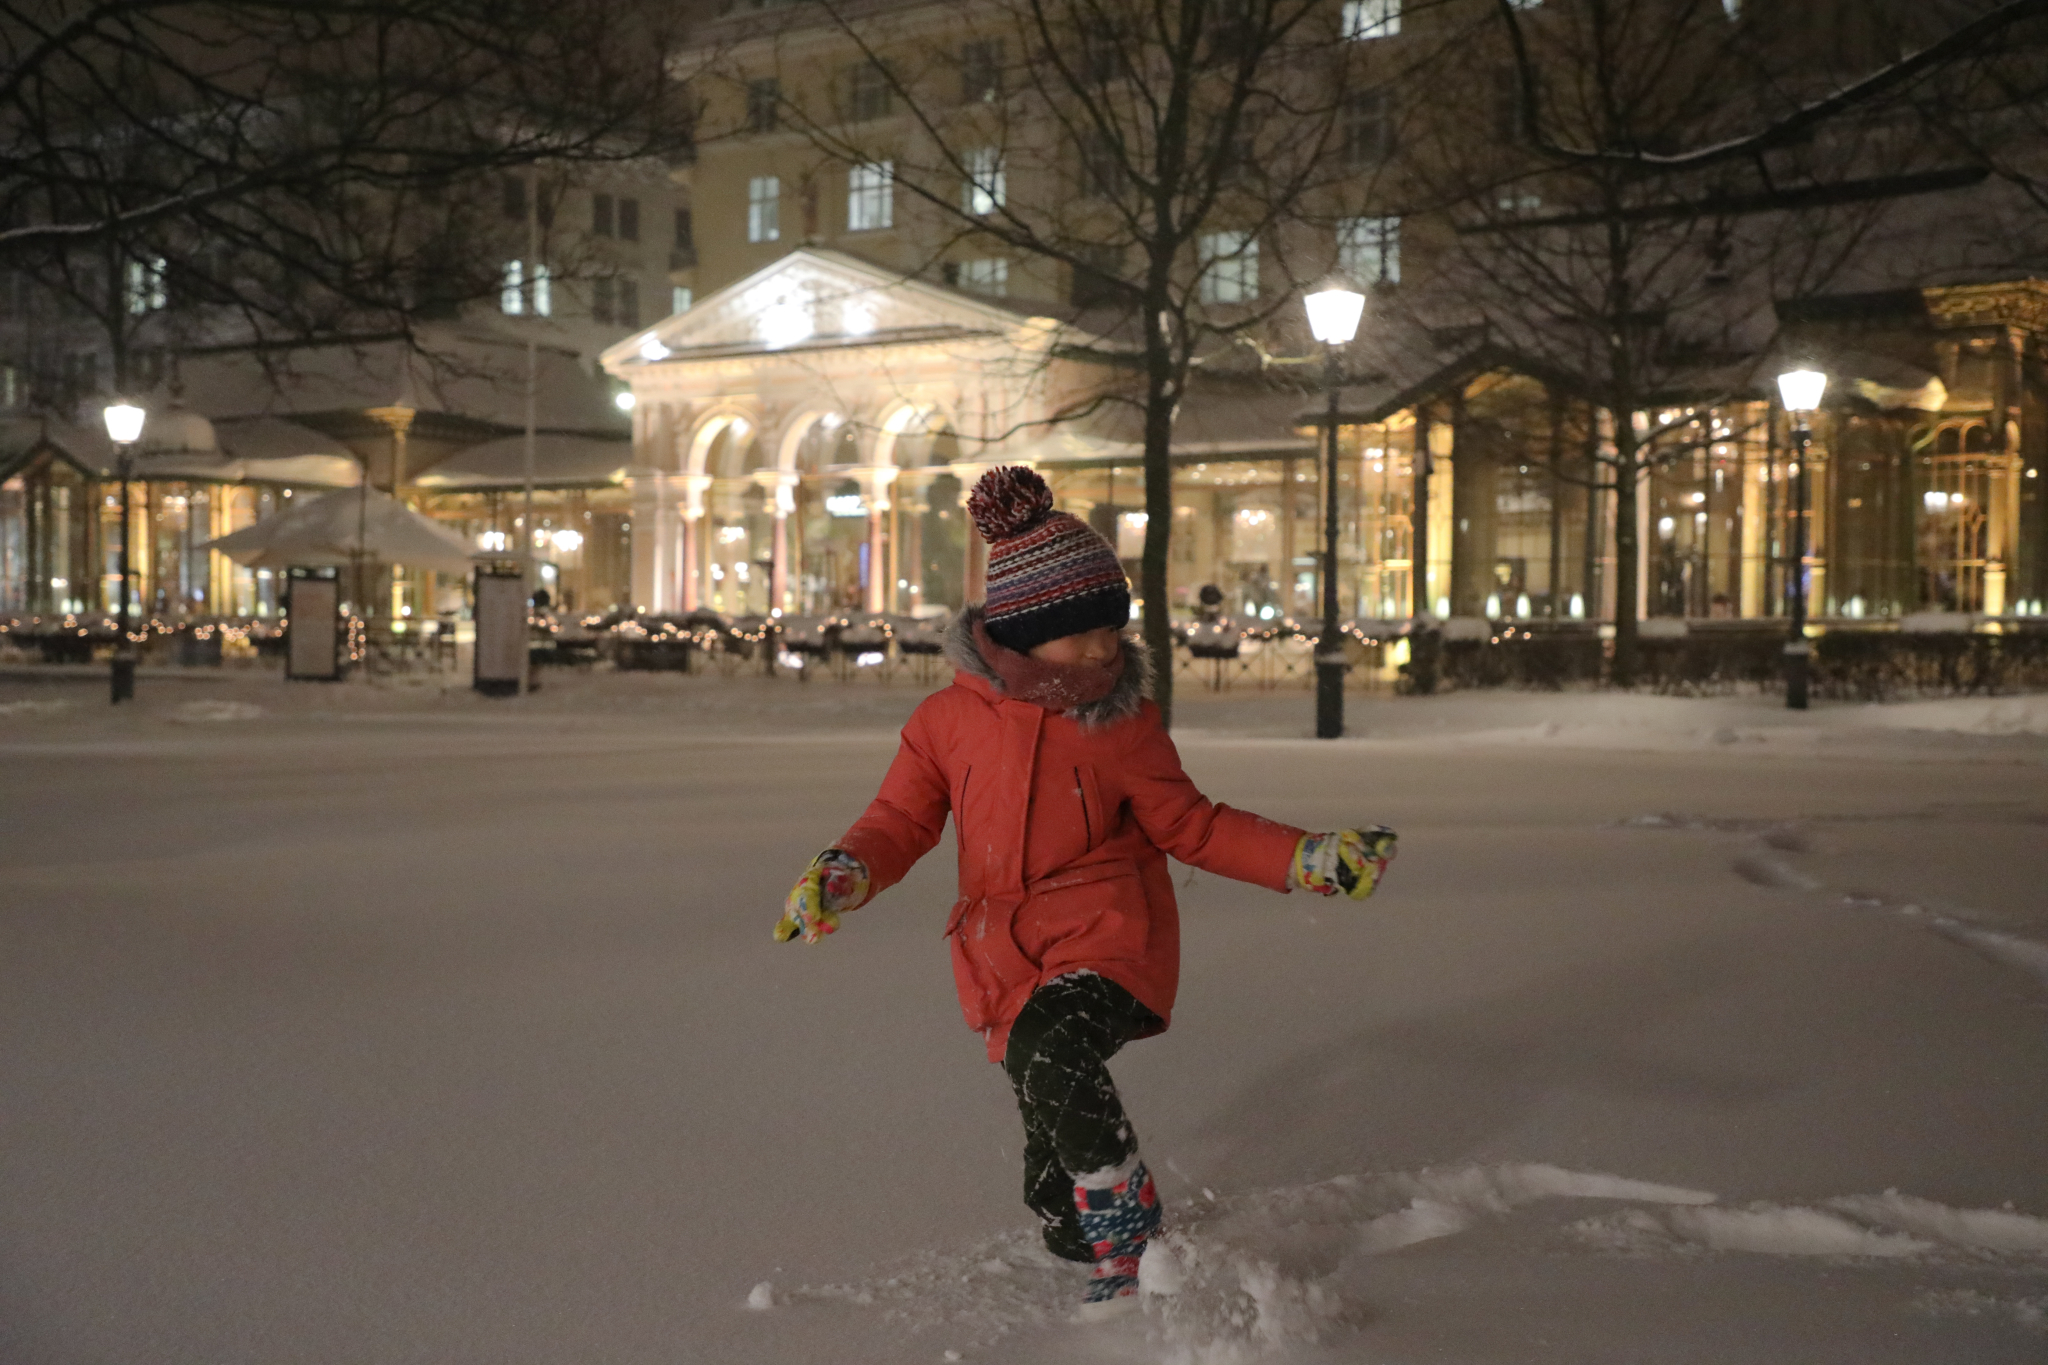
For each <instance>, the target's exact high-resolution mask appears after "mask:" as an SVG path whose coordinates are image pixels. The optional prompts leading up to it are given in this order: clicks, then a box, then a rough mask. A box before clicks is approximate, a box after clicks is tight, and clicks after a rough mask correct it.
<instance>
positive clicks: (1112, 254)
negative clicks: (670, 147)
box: [706, 0, 1429, 717]
mask: <svg viewBox="0 0 2048 1365" xmlns="http://www.w3.org/2000/svg"><path fill="white" fill-rule="evenodd" d="M1428 7H1429V6H1428V5H1427V4H1424V5H1416V4H1414V3H1411V4H1410V5H1409V9H1410V10H1411V12H1412V11H1414V10H1417V9H1419V8H1428ZM1374 15H1377V16H1379V18H1378V20H1377V21H1375V20H1373V19H1372V18H1371V16H1374ZM1399 15H1400V6H1399V5H1387V6H1380V5H1377V4H1367V5H1361V6H1338V5H1332V4H1329V3H1326V0H1169V2H1168V3H1148V2H1147V0H979V2H978V3H975V4H972V5H968V6H963V7H941V6H932V5H923V4H920V5H904V6H889V7H884V8H881V9H859V10H856V9H852V8H842V7H841V6H840V4H839V3H838V0H823V3H822V4H821V6H820V9H819V16H820V17H819V24H820V25H822V26H823V27H824V28H825V29H826V30H827V31H828V32H829V33H830V34H832V35H833V37H834V39H835V42H836V44H837V45H838V48H839V50H840V51H841V52H842V53H845V54H850V55H851V56H852V57H853V58H854V61H853V62H852V63H851V64H846V65H841V66H839V67H837V68H827V69H822V70H821V69H820V68H819V67H818V66H816V65H813V63H815V62H816V60H817V59H816V57H815V51H816V48H815V45H811V46H806V45H805V44H803V43H801V42H800V41H798V36H797V33H795V32H792V31H791V30H790V29H789V27H788V26H787V24H786V15H784V16H778V18H779V19H782V20H784V27H782V28H781V29H779V30H777V29H771V28H769V27H768V26H767V23H766V21H763V22H762V26H761V27H760V28H759V29H758V30H757V31H756V32H755V33H754V34H753V35H752V37H751V39H750V38H748V37H747V36H746V35H739V36H736V37H733V38H732V40H731V46H730V49H729V53H728V58H729V65H728V66H727V68H726V70H727V76H728V79H727V90H728V91H729V92H730V94H729V97H728V98H727V99H726V100H725V102H724V107H725V108H726V110H727V111H728V114H727V119H728V121H727V122H726V123H725V124H723V125H719V129H720V130H721V131H723V130H729V131H731V132H732V133H733V134H734V135H745V134H746V133H747V132H749V131H751V130H754V129H758V128H760V127H761V126H762V124H763V123H764V122H770V123H779V124H781V125H782V126H785V127H791V128H795V129H797V130H800V131H801V132H802V133H803V134H804V135H805V136H806V137H807V139H808V140H809V143H810V145H811V147H812V148H813V149H815V152H816V154H817V155H818V157H819V158H820V160H821V163H822V164H825V165H830V166H833V167H836V168H844V169H846V170H848V171H849V172H850V173H852V174H856V175H867V176H871V177H873V176H882V177H885V178H886V181H887V182H888V183H889V184H890V186H891V187H892V193H899V194H900V195H902V196H904V197H905V198H906V199H907V201H908V207H909V209H910V212H909V213H908V214H906V218H907V219H908V220H910V221H908V222H907V223H906V224H905V225H904V226H905V227H907V228H908V230H909V231H910V232H911V233H912V234H913V235H914V236H915V237H916V239H917V240H918V242H919V250H920V255H921V258H922V261H923V262H924V263H932V262H936V261H938V260H939V259H940V258H941V257H943V256H944V255H946V254H948V253H949V252H956V248H963V247H964V246H965V245H968V244H972V245H973V246H974V247H975V248H976V249H978V250H981V251H984V252H986V253H989V254H1000V255H1002V256H1004V257H1006V258H1007V257H1016V258H1017V259H1018V263H1019V265H1020V267H1021V268H1022V270H1023V271H1025V272H1028V273H1032V274H1035V275H1036V276H1037V289H1036V292H1038V293H1040V294H1045V293H1051V292H1054V291H1056V290H1058V289H1059V288H1060V287H1061V284H1062V283H1063V282H1065V283H1066V284H1067V287H1068V289H1069V291H1070V302H1071V303H1072V304H1073V305H1075V306H1076V307H1077V308H1079V309H1080V310H1081V314H1082V317H1083V319H1084V320H1085V321H1086V322H1087V324H1088V330H1089V332H1090V333H1092V334H1093V335H1096V336H1102V337H1109V338H1112V339H1113V343H1114V349H1113V350H1112V351H1111V352H1110V353H1108V354H1104V355H1100V356H1098V357H1097V358H1098V359H1101V360H1103V361H1104V362H1105V363H1108V364H1111V365H1114V366H1117V367H1120V368H1121V369H1122V370H1123V372H1124V374H1125V375H1127V376H1128V382H1127V383H1125V384H1123V385H1121V386H1119V388H1118V393H1119V395H1120V398H1119V401H1126V402H1129V403H1131V404H1133V405H1135V407H1136V408H1137V410H1138V411H1139V413H1140V414H1141V415H1142V425H1143V447H1144V457H1143V458H1144V471H1145V511H1146V522H1145V542H1144V551H1143V556H1142V559H1141V567H1140V575H1139V589H1138V590H1139V595H1140V597H1141V599H1142V602H1143V610H1142V615H1143V631H1144V639H1145V643H1146V646H1147V648H1148V649H1149V651H1150V652H1151V654H1152V657H1153V659H1154V662H1155V665H1156V669H1155V671H1156V674H1157V677H1158V698H1157V699H1158V702H1159V704H1160V707H1161V709H1162V710H1164V711H1166V712H1167V713H1168V715H1169V717H1170V715H1171V708H1172V676H1173V675H1172V635H1171V624H1170V617H1169V596H1168V588H1167V566H1168V547H1169V538H1170V536H1171V533H1172V527H1173V501H1172V487H1173V479H1172V465H1171V460H1170V455H1171V450H1172V443H1173V431H1174V420H1175V414H1176V412H1177V410H1178V409H1179V407H1180V404H1181V402H1182V400H1183V395H1184V393H1185V392H1186V389H1187V386H1188V382H1189V378H1190V375H1191V373H1192V372H1193V371H1195V370H1196V369H1198V368H1199V367H1201V366H1203V365H1205V364H1210V363H1217V362H1218V361H1219V360H1220V359H1221V358H1222V357H1224V356H1226V355H1228V354H1229V353H1230V352H1232V350H1233V349H1235V348H1236V347H1237V344H1238V343H1239V342H1240V341H1249V342H1254V343H1257V342H1258V341H1259V339H1260V338H1261V337H1263V336H1265V335H1266V334H1267V333H1269V332H1271V331H1273V330H1274V324H1275V320H1276V314H1277V313H1278V312H1279V310H1281V309H1283V308H1285V309H1288V310H1290V311H1291V310H1292V309H1293V308H1294V307H1295V306H1296V305H1295V304H1294V286H1296V285H1297V284H1299V283H1300V282H1302V281H1304V280H1307V279H1309V278H1312V277H1314V276H1317V275H1320V274H1322V273H1324V272H1326V271H1328V270H1329V269H1330V267H1331V265H1332V263H1333V260H1334V257H1335V247H1334V244H1333V241H1332V239H1331V237H1330V235H1329V226H1330V224H1331V223H1332V222H1334V221H1335V220H1337V219H1339V218H1342V217H1344V216H1346V215H1347V214H1353V215H1355V214H1358V213H1360V212H1362V211H1363V207H1364V205H1365V204H1367V203H1368V202H1369V201H1370V198H1371V195H1372V188H1373V184H1374V181H1375V179H1376V177H1377V173H1378V170H1379V168H1380V166H1381V164H1382V163H1383V161H1384V160H1385V158H1386V156H1387V154H1388V152H1389V150H1390V142H1391V135H1390V133H1388V132H1387V131H1386V128H1385V126H1384V125H1385V123H1386V119H1385V116H1384V112H1383V110H1382V108H1381V106H1379V105H1375V104H1373V103H1371V101H1372V99H1373V98H1374V97H1375V96H1376V95H1377V92H1378V89H1379V87H1380V86H1381V85H1383V84H1392V83H1394V82H1395V81H1396V80H1397V79H1398V78H1399V76H1400V75H1401V74H1402V73H1401V72H1400V71H1399V70H1398V69H1397V67H1396V65H1395V63H1397V62H1400V61H1413V60H1415V59H1416V57H1417V55H1418V53H1417V49H1415V48H1413V47H1410V48H1407V49H1403V53H1404V54H1405V55H1397V54H1396V53H1394V52H1392V51H1389V50H1386V49H1388V48H1389V45H1387V44H1374V43H1372V42H1369V41H1364V40H1365V39H1369V38H1371V37H1373V36H1375V35H1374V33H1373V32H1371V25H1372V23H1374V22H1379V23H1382V24H1385V25H1388V26H1394V25H1397V24H1398V16H1399ZM1347 26H1348V28H1349V31H1347ZM814 31H815V29H814ZM799 32H800V30H799ZM771 87H772V89H771ZM764 91H765V92H768V96H769V98H770V99H771V100H772V104H771V105H770V106H769V108H768V109H764V108H763V107H762V98H763V93H764ZM717 103H718V101H716V100H708V101H707V106H715V105H716V104H717ZM749 125H751V128H750V127H749ZM713 135H715V132H714V128H713V121H707V128H706V136H707V141H708V139H709V137H711V136H713ZM956 254H957V252H956ZM967 283H970V284H971V283H972V282H971V281H968V282H967ZM1279 330H1280V331H1281V332H1282V333H1285V334H1291V335H1292V336H1294V337H1296V338H1298V339H1299V338H1300V336H1301V329H1300V327H1299V325H1298V323H1296V321H1295V320H1294V319H1293V318H1292V317H1289V318H1287V319H1286V322H1285V324H1284V325H1283V326H1282V327H1281V328H1280V329H1279ZM1237 354H1238V358H1239V359H1240V360H1241V359H1243V357H1244V355H1245V354H1246V353H1245V352H1243V351H1242V350H1239V351H1238V353H1237Z"/></svg>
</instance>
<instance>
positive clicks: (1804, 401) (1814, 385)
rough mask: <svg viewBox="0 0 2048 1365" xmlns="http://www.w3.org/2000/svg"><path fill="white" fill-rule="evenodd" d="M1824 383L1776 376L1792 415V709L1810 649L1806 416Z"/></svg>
mask: <svg viewBox="0 0 2048 1365" xmlns="http://www.w3.org/2000/svg"><path fill="white" fill-rule="evenodd" d="M1827 387H1828V377H1827V376H1826V375H1824V374H1822V373H1821V372H1820V371H1819V370H1787V371H1786V372H1785V373H1784V374H1781V375H1779V376H1778V396H1779V397H1780V398H1782V399H1783V400H1784V402H1785V413H1786V415H1787V416H1788V417H1790V418H1791V419H1792V546H1791V554H1790V556H1789V557H1788V558H1789V560H1790V567H1791V575H1792V578H1791V588H1792V602H1791V610H1790V612H1789V616H1790V621H1789V623H1788V624H1787V626H1786V628H1785V705H1786V706H1788V707H1790V708H1791V709H1792V710H1794V711H1804V710H1805V709H1806V680H1807V671H1808V669H1807V666H1808V663H1809V661H1810V659H1811V657H1812V653H1813V650H1812V646H1810V645H1808V644H1807V643H1806V490H1807V471H1806V465H1807V459H1806V449H1807V443H1808V442H1809V440H1811V438H1812V435H1813V432H1812V429H1811V428H1810V427H1809V426H1808V425H1807V420H1808V418H1809V417H1811V416H1812V414H1813V412H1814V410H1815V409H1816V408H1818V407H1819V406H1820V399H1821V395H1822V394H1823V393H1826V392H1827Z"/></svg>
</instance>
